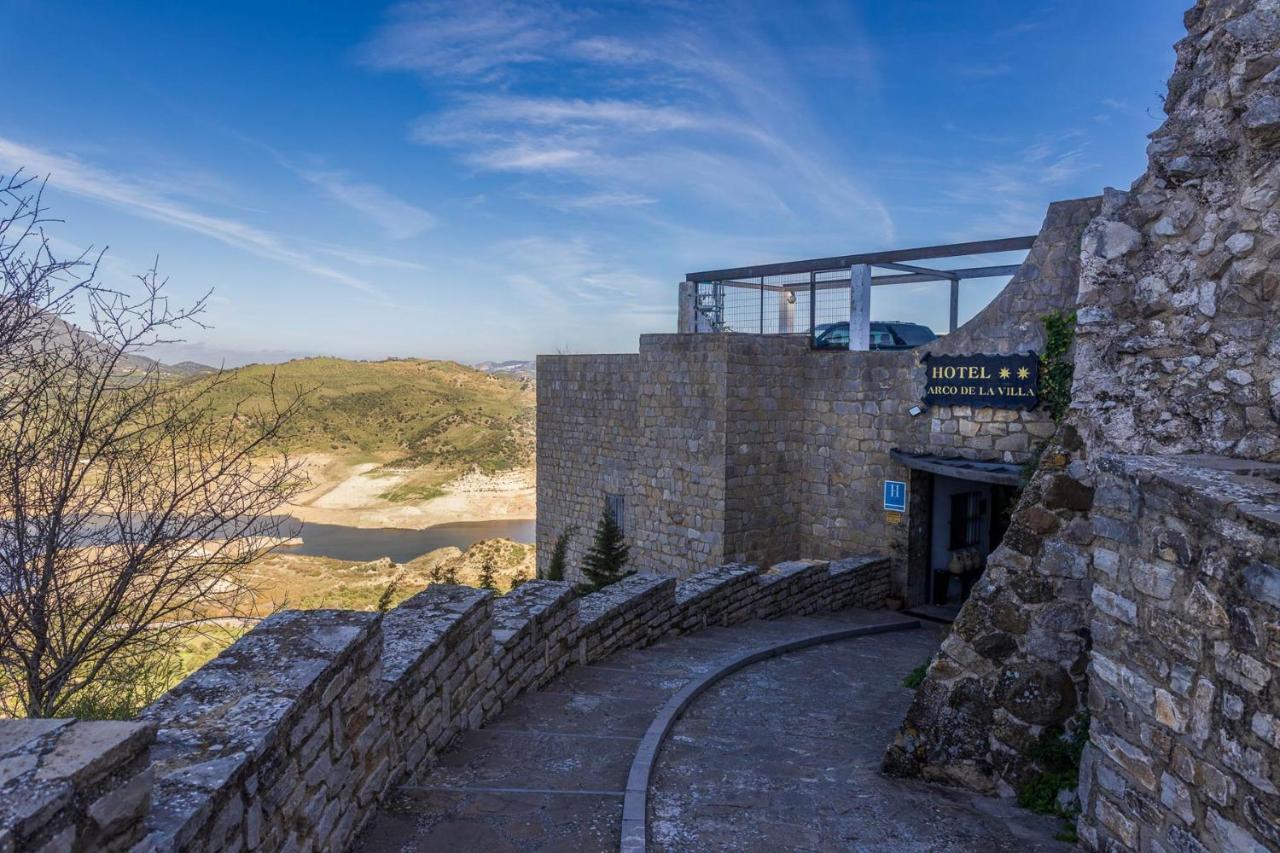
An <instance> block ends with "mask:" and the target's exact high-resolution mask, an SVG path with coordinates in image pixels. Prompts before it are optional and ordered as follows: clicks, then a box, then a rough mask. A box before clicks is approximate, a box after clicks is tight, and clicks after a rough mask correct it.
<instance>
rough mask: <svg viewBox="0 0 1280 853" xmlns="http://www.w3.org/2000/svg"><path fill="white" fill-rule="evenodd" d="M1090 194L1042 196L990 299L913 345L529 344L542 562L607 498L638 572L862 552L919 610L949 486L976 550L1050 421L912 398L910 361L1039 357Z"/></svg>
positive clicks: (583, 536) (939, 560) (586, 532)
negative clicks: (586, 351) (967, 502)
mask: <svg viewBox="0 0 1280 853" xmlns="http://www.w3.org/2000/svg"><path fill="white" fill-rule="evenodd" d="M1099 204H1100V200H1099V199H1097V198H1087V199H1079V200H1074V201H1063V202H1056V203H1054V204H1052V205H1050V207H1049V210H1048V212H1047V214H1046V216H1045V221H1044V226H1043V228H1042V230H1041V232H1040V234H1039V235H1038V236H1036V237H1035V238H1034V240H1033V241H1032V240H1028V241H1027V242H1028V243H1029V244H1030V250H1029V251H1028V253H1027V255H1026V259H1025V260H1024V261H1023V262H1022V264H1021V265H1020V266H1018V267H1017V268H1016V272H1015V273H1014V275H1013V277H1012V279H1011V280H1010V281H1009V283H1008V284H1007V285H1006V286H1005V288H1004V289H1003V291H1001V292H1000V294H999V295H998V296H997V297H996V298H995V299H994V300H993V301H992V302H991V303H990V304H989V305H988V306H987V307H986V308H985V309H983V310H982V311H981V312H980V313H979V314H978V315H977V316H975V317H974V318H973V319H971V320H970V321H969V322H967V323H965V324H964V325H963V326H961V327H960V328H958V329H956V330H955V331H954V332H952V333H950V334H947V335H945V336H944V337H941V338H939V339H938V340H937V341H935V342H933V343H932V344H929V345H926V346H923V347H919V348H917V349H914V350H868V351H854V350H849V349H815V348H814V347H812V346H811V339H810V335H808V334H803V333H802V334H774V335H758V334H735V333H710V332H692V331H690V332H685V333H677V334H655V335H645V336H643V337H642V338H641V339H640V351H639V353H638V354H628V355H556V356H541V357H540V358H539V359H538V546H539V549H538V553H539V554H540V555H541V556H540V559H541V560H543V561H545V560H546V559H548V558H549V554H550V552H551V550H552V545H553V544H554V542H555V540H556V538H557V537H558V536H560V535H561V533H562V532H563V531H565V530H570V529H576V530H577V531H578V534H577V535H576V536H575V537H574V538H573V539H572V540H571V544H570V549H569V558H570V559H569V563H570V564H571V565H573V564H575V563H576V562H577V561H578V559H579V558H580V557H581V555H582V554H583V552H584V551H585V549H586V548H587V547H588V546H589V544H590V542H589V539H590V532H591V530H592V529H593V528H594V526H595V524H596V522H597V520H598V519H599V517H600V514H601V512H602V510H603V508H604V506H605V505H606V502H608V501H610V500H612V504H611V505H612V506H613V507H614V508H615V509H616V510H617V511H619V512H620V513H621V515H622V521H623V525H624V528H625V530H626V532H627V537H628V540H629V543H630V546H631V555H632V565H633V566H634V567H635V568H637V569H639V570H641V571H644V572H652V573H656V574H663V575H674V576H683V575H687V574H689V573H691V572H694V571H697V570H699V569H703V568H708V567H711V566H716V565H720V564H722V563H726V562H736V561H750V562H756V563H761V564H764V565H769V564H772V563H776V562H780V561H783V560H789V559H794V558H796V557H800V556H804V557H811V558H815V559H835V558H839V557H842V556H845V555H848V554H854V553H862V552H866V551H876V552H884V553H887V554H890V555H892V556H893V557H894V558H895V562H894V581H895V587H896V591H897V593H898V594H899V595H901V596H903V597H904V598H905V599H906V601H907V603H908V604H925V603H928V602H929V601H930V600H931V599H932V598H934V596H933V595H932V590H931V588H930V587H931V583H932V581H933V577H934V575H935V574H936V573H935V571H934V570H935V569H945V568H946V565H947V562H948V560H949V558H950V550H949V549H948V547H947V545H948V544H949V543H942V544H941V545H940V546H939V547H937V548H935V547H933V545H934V543H933V542H932V539H934V538H936V536H934V535H933V534H934V531H936V530H942V529H945V528H946V527H947V526H948V523H947V522H948V516H949V511H950V503H949V501H950V498H951V496H952V495H953V494H967V495H977V496H979V500H980V502H981V503H980V506H981V507H982V509H983V513H984V514H983V515H982V517H981V518H980V519H979V522H980V523H977V524H976V525H974V526H975V529H976V530H977V531H978V533H979V536H978V541H976V542H975V543H973V544H974V545H975V546H979V547H983V548H984V549H985V551H989V550H991V549H993V548H994V547H995V545H996V544H997V543H998V541H999V530H998V527H999V525H1000V523H1001V515H1002V512H1001V508H1002V506H1004V505H1007V503H1008V502H1009V500H1010V499H1011V496H1012V495H1013V494H1014V492H1015V491H1016V487H1017V484H1018V483H1019V482H1020V476H1021V475H1020V470H1019V469H1020V466H1022V465H1024V464H1026V463H1027V462H1028V461H1030V460H1032V459H1033V458H1034V456H1035V454H1036V452H1037V450H1038V448H1039V447H1040V445H1042V444H1043V443H1044V441H1045V440H1047V439H1048V437H1049V436H1051V435H1052V434H1053V432H1054V423H1053V421H1052V418H1051V417H1050V415H1049V413H1048V412H1047V411H1046V409H1045V407H1037V408H1033V409H1013V408H991V407H982V406H971V405H935V406H929V407H923V406H922V402H921V400H922V396H923V394H924V391H925V387H924V386H925V381H926V377H925V374H926V369H925V366H924V363H925V361H926V360H927V359H929V358H932V357H939V356H947V355H956V354H969V353H989V354H990V353H995V354H1016V353H1028V352H1032V353H1034V352H1038V351H1040V350H1041V349H1042V348H1043V344H1044V339H1045V330H1044V325H1043V323H1042V318H1043V317H1044V316H1045V315H1046V314H1051V313H1054V312H1063V311H1070V310H1071V309H1072V307H1073V306H1074V304H1075V298H1076V296H1075V294H1076V289H1077V281H1078V278H1079V251H1078V247H1079V243H1080V236H1081V233H1082V232H1083V230H1084V227H1085V225H1086V224H1087V223H1088V222H1089V220H1090V219H1091V218H1092V217H1093V216H1094V215H1095V214H1096V213H1097V210H1098V207H1099ZM906 251H910V250H906ZM889 254H890V253H885V255H886V256H888V255H889ZM873 282H874V283H877V284H878V282H879V279H874V280H873ZM684 322H685V325H686V327H687V328H693V327H694V326H695V325H696V322H694V321H690V320H688V319H686V320H685V321H684ZM922 408H923V411H921V409H922ZM913 409H914V410H915V413H914V414H913ZM970 463H983V464H970ZM886 481H890V482H900V483H905V484H906V490H905V494H906V506H905V507H904V508H903V511H901V512H886V510H885V504H884V501H883V491H884V484H885V482H886ZM993 526H995V527H996V528H997V529H996V530H994V531H992V527H993ZM993 532H994V535H992V534H993Z"/></svg>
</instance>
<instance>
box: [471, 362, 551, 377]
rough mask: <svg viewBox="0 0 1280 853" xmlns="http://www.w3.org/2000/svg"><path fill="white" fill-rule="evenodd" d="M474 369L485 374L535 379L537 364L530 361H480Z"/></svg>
mask: <svg viewBox="0 0 1280 853" xmlns="http://www.w3.org/2000/svg"><path fill="white" fill-rule="evenodd" d="M475 367H476V369H477V370H483V371H484V372H485V373H497V374H505V375H507V376H519V377H521V378H523V379H536V378H537V372H538V371H537V364H536V363H535V362H532V361H482V362H480V363H479V364H477V365H475Z"/></svg>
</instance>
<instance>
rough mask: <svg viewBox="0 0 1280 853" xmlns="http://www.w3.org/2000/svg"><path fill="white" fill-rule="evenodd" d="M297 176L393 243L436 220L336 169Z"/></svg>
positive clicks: (303, 173)
mask: <svg viewBox="0 0 1280 853" xmlns="http://www.w3.org/2000/svg"><path fill="white" fill-rule="evenodd" d="M298 175H299V176H300V177H301V178H302V179H303V180H305V181H307V183H309V184H311V185H313V186H315V187H316V188H317V189H319V190H320V191H321V192H323V193H324V194H325V195H327V196H329V198H332V199H333V200H334V201H337V202H340V203H341V204H344V205H346V206H347V207H349V208H351V209H352V210H354V211H356V212H358V213H361V214H363V215H364V216H367V217H368V218H369V219H371V220H373V221H374V222H375V223H376V224H377V225H378V227H380V228H381V229H382V230H383V231H384V232H385V233H386V235H387V236H388V237H390V238H391V239H393V240H403V239H406V238H408V237H414V236H417V235H418V234H421V233H422V232H423V231H426V230H427V229H429V228H434V227H435V225H436V217H435V216H434V215H432V214H431V213H428V212H427V211H425V210H423V209H422V208H420V207H416V206H415V205H412V204H410V203H409V202H407V201H404V200H403V199H400V198H397V197H396V196H394V195H392V194H391V193H390V192H388V191H386V190H384V189H382V188H381V187H379V186H375V185H374V184H370V183H366V182H365V181H361V180H357V179H355V178H353V177H352V176H351V175H350V174H349V173H347V172H345V171H341V170H336V169H309V170H299V171H298Z"/></svg>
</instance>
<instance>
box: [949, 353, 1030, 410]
mask: <svg viewBox="0 0 1280 853" xmlns="http://www.w3.org/2000/svg"><path fill="white" fill-rule="evenodd" d="M924 368H925V383H924V401H925V403H927V404H928V405H930V406H977V407H991V408H996V409H1034V408H1035V407H1036V405H1037V404H1038V403H1039V402H1040V394H1039V389H1040V359H1039V357H1037V356H1036V355H1035V354H1034V353H1026V354H1025V355H932V354H930V355H927V356H925V357H924Z"/></svg>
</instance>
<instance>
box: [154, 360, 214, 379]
mask: <svg viewBox="0 0 1280 853" xmlns="http://www.w3.org/2000/svg"><path fill="white" fill-rule="evenodd" d="M160 369H161V370H162V371H164V372H165V373H169V374H172V375H174V376H205V375H208V374H210V373H217V372H218V368H216V367H210V366H209V365H207V364H201V363H200V362H198V361H182V362H179V363H178V364H161V365H160Z"/></svg>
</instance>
